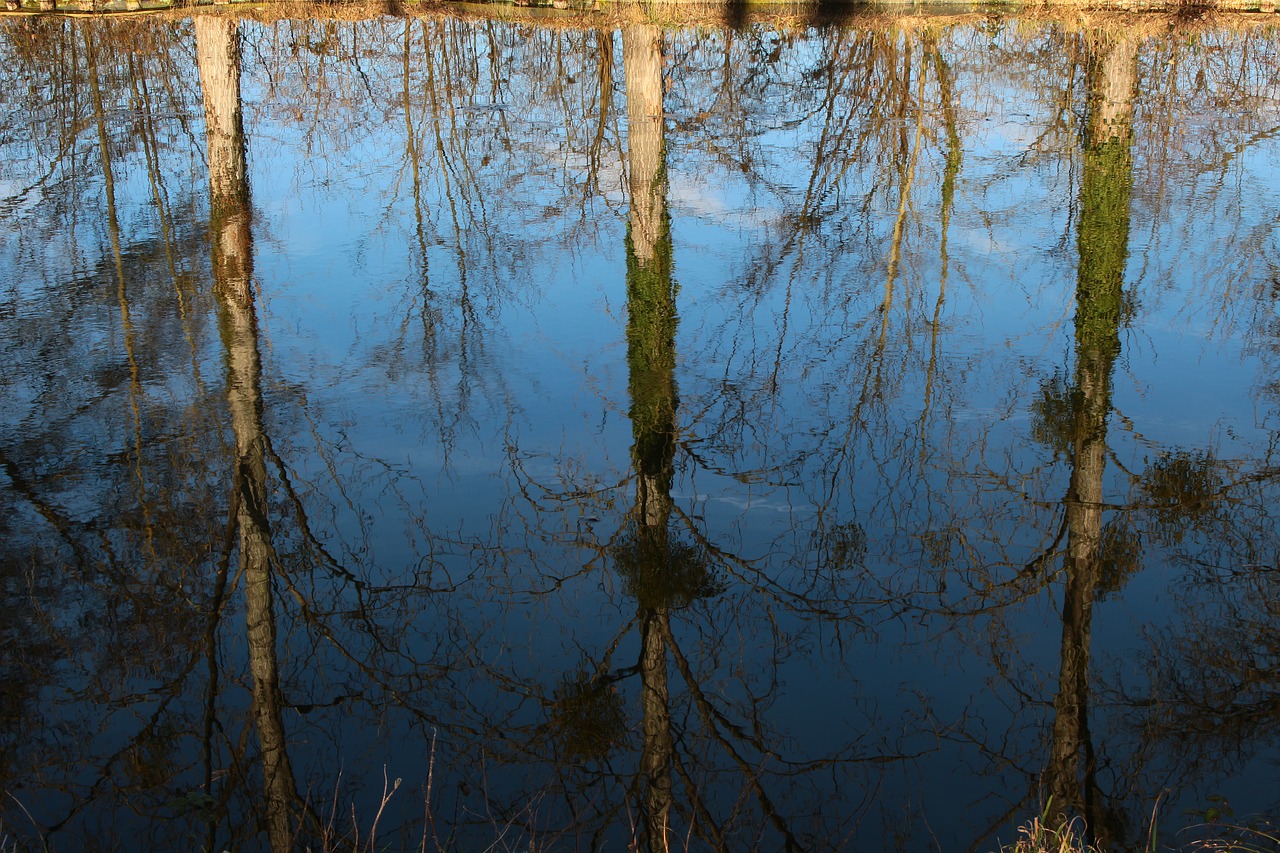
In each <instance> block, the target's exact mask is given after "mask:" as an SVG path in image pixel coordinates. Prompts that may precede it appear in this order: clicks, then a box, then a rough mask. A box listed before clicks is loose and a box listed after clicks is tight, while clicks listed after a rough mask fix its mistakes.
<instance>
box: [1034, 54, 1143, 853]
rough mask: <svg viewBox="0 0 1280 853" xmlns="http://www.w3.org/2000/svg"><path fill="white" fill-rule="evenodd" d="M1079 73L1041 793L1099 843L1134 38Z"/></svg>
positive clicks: (1103, 813) (1104, 819) (1104, 822)
mask: <svg viewBox="0 0 1280 853" xmlns="http://www.w3.org/2000/svg"><path fill="white" fill-rule="evenodd" d="M1086 80H1087V84H1088V91H1089V113H1088V120H1087V124H1086V128H1085V140H1084V173H1083V178H1082V184H1081V188H1080V223H1079V230H1078V247H1079V268H1078V272H1077V279H1076V321H1075V323H1076V369H1075V381H1074V387H1073V389H1072V391H1071V401H1072V410H1073V423H1072V435H1073V447H1072V466H1071V481H1070V486H1069V490H1068V493H1067V499H1066V516H1067V526H1068V533H1067V553H1066V589H1065V591H1064V595H1063V605H1062V645H1061V669H1060V671H1059V677H1058V692H1057V696H1056V698H1055V700H1054V717H1053V729H1052V746H1051V751H1050V757H1049V765H1048V769H1047V771H1046V789H1047V791H1046V793H1047V794H1048V795H1049V796H1050V798H1051V800H1050V803H1051V806H1050V808H1051V812H1052V815H1053V817H1054V819H1055V820H1056V821H1058V822H1062V821H1065V820H1066V819H1067V818H1068V816H1069V813H1070V811H1072V810H1075V811H1077V812H1079V813H1080V814H1082V815H1083V816H1084V818H1085V820H1086V825H1087V827H1088V831H1089V833H1090V834H1091V835H1092V836H1093V837H1095V838H1097V839H1099V840H1102V841H1105V839H1106V838H1107V837H1108V836H1109V835H1110V834H1111V833H1110V832H1109V826H1108V824H1109V822H1110V821H1109V818H1108V811H1107V809H1106V806H1105V804H1104V802H1103V800H1102V797H1101V794H1100V791H1099V786H1098V781H1097V766H1096V761H1095V758H1094V750H1093V743H1092V740H1091V738H1090V734H1089V723H1088V707H1089V654H1090V632H1091V627H1092V620H1093V603H1094V596H1095V593H1096V591H1097V588H1098V584H1099V581H1100V580H1101V568H1102V539H1103V535H1102V533H1103V503H1102V501H1103V474H1104V469H1105V467H1106V454H1107V416H1108V413H1109V412H1110V409H1111V390H1112V385H1111V378H1112V372H1113V370H1114V367H1115V362H1116V358H1117V357H1118V356H1119V354H1120V323H1121V307H1122V304H1123V299H1124V293H1123V288H1124V270H1125V263H1126V261H1127V258H1128V243H1129V198H1130V193H1131V190H1132V187H1133V160H1132V155H1131V153H1130V146H1131V143H1132V130H1131V122H1132V116H1133V96H1134V93H1135V90H1136V86H1137V48H1136V44H1135V43H1134V42H1132V41H1127V40H1126V41H1120V42H1115V43H1106V42H1100V43H1092V44H1090V46H1089V52H1088V56H1087V59H1086Z"/></svg>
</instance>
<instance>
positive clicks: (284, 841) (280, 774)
mask: <svg viewBox="0 0 1280 853" xmlns="http://www.w3.org/2000/svg"><path fill="white" fill-rule="evenodd" d="M195 32H196V52H197V59H198V62H199V68H200V82H201V88H202V90H203V91H204V111H205V127H206V135H207V139H208V149H207V151H208V154H207V156H208V162H209V195H210V213H211V216H210V243H211V247H212V251H213V276H214V294H215V295H216V297H217V302H218V309H219V320H220V324H221V327H222V337H223V340H224V341H225V344H226V359H227V403H228V407H229V410H230V414H231V426H232V430H233V432H234V434H235V465H234V471H233V474H232V478H231V479H232V483H233V501H232V506H233V511H234V515H235V523H236V526H237V527H238V528H239V532H240V544H239V548H238V554H239V561H240V574H241V575H243V577H244V591H245V633H246V636H247V638H248V649H249V669H250V671H251V673H252V676H253V698H252V713H253V720H254V727H255V729H256V730H257V733H258V743H259V747H260V749H261V760H262V776H263V790H264V794H265V798H264V799H265V812H266V826H267V837H268V838H269V840H270V843H271V849H272V850H275V851H277V853H282V851H287V850H292V849H293V838H294V823H295V820H296V817H295V813H294V809H295V803H296V801H297V799H298V797H297V791H296V789H295V783H294V777H293V769H292V767H291V766H290V763H289V754H288V749H287V738H286V735H285V729H284V720H283V716H282V710H283V698H282V695H281V691H280V664H279V661H278V659H277V656H276V644H277V637H276V616H275V612H274V605H273V603H272V597H273V591H272V585H273V576H274V574H275V566H276V565H277V563H276V555H275V550H274V548H273V547H272V542H271V525H270V522H269V521H268V515H269V509H268V507H269V501H268V489H269V486H268V480H267V464H266V459H267V438H266V435H265V432H264V429H263V424H262V407H263V402H262V364H261V357H260V354H259V348H258V325H257V316H256V313H255V309H254V300H255V296H254V282H253V238H252V219H251V213H250V200H249V179H248V174H247V164H246V158H245V137H244V119H243V112H242V109H241V101H240V30H239V23H238V22H237V21H236V20H235V19H234V18H217V17H210V16H199V17H197V18H196V21H195Z"/></svg>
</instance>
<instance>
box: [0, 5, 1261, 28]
mask: <svg viewBox="0 0 1280 853" xmlns="http://www.w3.org/2000/svg"><path fill="white" fill-rule="evenodd" d="M215 9H216V10H225V9H235V10H237V12H238V13H240V14H244V15H246V16H252V17H255V18H256V17H260V16H266V17H273V18H278V17H292V16H297V15H299V14H305V15H307V16H310V17H334V18H342V19H363V18H368V17H375V16H380V15H397V16H398V15H423V14H430V13H433V12H441V11H449V10H454V11H457V12H460V13H462V14H467V15H479V16H483V17H503V18H506V17H511V18H522V17H534V18H537V19H539V20H554V19H557V18H563V17H565V16H568V17H575V16H583V15H587V16H591V17H605V18H609V19H613V18H622V19H634V18H636V17H643V18H646V19H649V20H653V19H654V18H657V19H660V20H663V21H670V22H673V23H683V22H699V23H704V24H705V23H731V24H734V25H741V24H742V23H744V22H746V21H753V22H754V21H768V20H784V21H785V20H800V21H805V22H808V23H815V22H841V21H849V20H857V19H862V18H865V17H873V18H875V17H883V16H885V15H889V16H895V17H903V16H909V17H938V16H942V17H952V16H956V15H961V16H968V15H990V14H993V13H998V14H1016V15H1020V16H1026V15H1032V16H1041V15H1044V14H1046V13H1050V14H1053V13H1057V12H1073V13H1122V14H1127V15H1134V14H1143V15H1146V14H1158V15H1172V16H1175V17H1177V18H1178V19H1179V20H1181V21H1184V22H1190V21H1196V20H1198V19H1201V18H1203V17H1205V16H1206V15H1215V14H1224V13H1225V14H1234V15H1242V16H1249V17H1261V18H1264V19H1266V18H1270V17H1271V16H1273V15H1276V14H1277V12H1280V4H1278V3H1277V0H1048V2H1019V1H1018V0H1000V1H999V2H988V3H973V2H967V0H956V2H945V0H943V2H929V3H914V2H908V0H873V2H865V3H852V2H849V3H845V2H825V0H812V2H795V0H748V2H738V1H737V0H728V2H720V3H708V2H705V0H659V2H650V3H633V2H627V0H515V2H509V0H496V2H491V3H473V2H449V0H377V2H367V0H351V2H343V1H342V0H339V2H314V3H312V2H299V0H274V2H272V0H268V2H262V0H4V6H3V10H2V11H0V15H4V14H7V15H23V16H25V15H46V14H59V15H134V14H139V13H163V12H174V11H181V12H182V13H184V14H190V13H192V12H196V11H210V10H215Z"/></svg>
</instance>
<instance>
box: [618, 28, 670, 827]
mask: <svg viewBox="0 0 1280 853" xmlns="http://www.w3.org/2000/svg"><path fill="white" fill-rule="evenodd" d="M622 61H623V73H624V75H625V79H626V87H627V162H628V166H629V170H630V186H631V214H630V222H629V227H628V233H627V310H628V315H627V316H628V322H627V361H628V366H629V368H630V391H631V429H632V436H633V438H634V445H633V447H632V461H633V465H634V468H635V477H636V499H635V509H634V512H633V516H634V517H633V522H632V523H633V524H634V537H635V540H634V543H633V544H632V546H631V548H630V549H629V550H630V551H631V554H632V556H633V558H634V559H633V561H631V563H632V564H631V566H630V569H631V571H632V572H633V575H632V578H631V580H632V584H633V591H634V592H635V594H636V598H637V600H638V603H639V614H638V617H639V623H640V635H641V651H640V684H641V687H640V696H641V699H640V701H641V709H642V713H643V728H642V735H643V746H642V751H641V757H640V778H641V784H642V785H643V786H644V793H643V810H644V826H645V832H646V834H647V836H648V839H647V840H648V846H649V849H650V850H655V851H657V850H666V849H667V846H668V845H667V832H668V829H669V826H670V812H671V799H672V790H671V787H672V781H671V759H672V737H671V713H670V706H669V703H670V691H669V688H668V683H667V647H666V637H667V636H669V634H670V607H671V605H672V603H673V602H672V601H670V595H669V594H668V593H669V592H671V591H672V589H673V587H672V578H671V577H669V575H670V573H671V570H672V568H673V565H672V563H673V561H672V557H673V550H672V547H671V545H672V543H671V541H670V530H669V522H670V518H671V481H672V476H673V470H674V459H675V429H676V426H675V416H676V406H677V399H676V383H675V376H674V373H675V327H676V311H675V286H674V283H673V281H672V265H671V221H670V218H669V217H668V215H667V206H666V205H667V198H666V191H667V187H666V165H665V162H664V157H665V145H666V142H665V134H664V125H663V116H662V32H661V30H659V29H658V28H657V27H655V26H652V25H635V26H630V27H627V28H625V29H624V30H623V33H622Z"/></svg>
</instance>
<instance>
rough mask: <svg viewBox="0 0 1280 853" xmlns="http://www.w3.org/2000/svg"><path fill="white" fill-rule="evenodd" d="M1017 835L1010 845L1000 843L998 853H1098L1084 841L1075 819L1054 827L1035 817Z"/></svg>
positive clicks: (1082, 830) (1081, 828) (1080, 827)
mask: <svg viewBox="0 0 1280 853" xmlns="http://www.w3.org/2000/svg"><path fill="white" fill-rule="evenodd" d="M1018 836H1019V837H1018V839H1017V840H1016V841H1014V843H1013V844H1012V845H1011V846H1004V845H1002V846H1001V847H1000V853H1100V851H1099V850H1098V848H1097V847H1094V846H1093V845H1091V844H1086V843H1085V838H1084V827H1083V825H1082V824H1081V823H1080V822H1079V821H1075V820H1072V821H1070V822H1068V823H1067V824H1066V825H1065V826H1062V827H1058V828H1056V829H1055V828H1054V827H1052V826H1050V825H1049V824H1046V823H1045V822H1044V820H1043V819H1042V818H1039V817H1035V818H1032V819H1031V822H1030V823H1028V824H1026V825H1024V826H1023V827H1022V828H1021V829H1019V830H1018Z"/></svg>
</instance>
